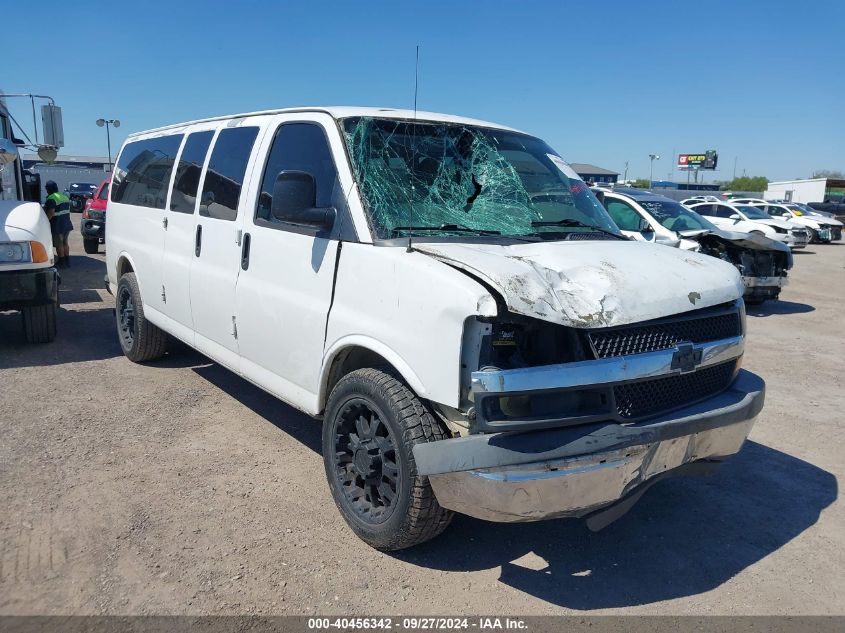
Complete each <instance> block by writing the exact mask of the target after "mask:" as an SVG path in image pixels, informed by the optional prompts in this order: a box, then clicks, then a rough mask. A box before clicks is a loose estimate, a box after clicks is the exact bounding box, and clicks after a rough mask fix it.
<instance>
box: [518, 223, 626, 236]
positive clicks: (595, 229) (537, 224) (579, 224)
mask: <svg viewBox="0 0 845 633" xmlns="http://www.w3.org/2000/svg"><path fill="white" fill-rule="evenodd" d="M531 226H533V227H540V226H572V227H579V228H585V229H592V230H594V231H598V232H599V233H604V234H605V235H612V236H613V237H617V238H619V239H622V240H624V239H627V238H626V237H624V236H622V235H619V234H618V233H614V232H613V231H608V230H607V229H603V228H601V227H600V226H595V225H593V224H585V223H584V222H581V221H580V220H573V219H572V218H564V219H562V220H553V221H552V220H540V221H537V222H532V223H531Z"/></svg>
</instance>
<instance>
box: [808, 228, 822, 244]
mask: <svg viewBox="0 0 845 633" xmlns="http://www.w3.org/2000/svg"><path fill="white" fill-rule="evenodd" d="M807 232H808V233H809V234H810V239H809V240H807V244H815V243H816V242H818V241H819V238H818V233H816V232H815V230H813V229H811V228H810V227H807Z"/></svg>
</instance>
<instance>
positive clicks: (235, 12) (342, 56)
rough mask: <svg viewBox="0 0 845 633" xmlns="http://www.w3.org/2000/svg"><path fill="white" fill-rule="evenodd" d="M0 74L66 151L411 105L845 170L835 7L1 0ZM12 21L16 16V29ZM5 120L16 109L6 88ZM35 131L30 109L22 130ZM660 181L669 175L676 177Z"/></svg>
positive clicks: (562, 143)
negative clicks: (248, 122)
mask: <svg viewBox="0 0 845 633" xmlns="http://www.w3.org/2000/svg"><path fill="white" fill-rule="evenodd" d="M4 28H5V30H6V31H7V32H9V31H11V32H13V33H15V34H16V35H19V36H21V37H20V42H21V44H20V45H19V46H18V47H16V48H12V49H11V51H8V50H7V51H6V52H5V53H4V54H3V58H2V59H3V61H2V63H0V69H2V72H0V88H2V89H3V90H4V91H6V92H36V93H40V94H49V95H51V96H53V97H54V98H55V99H56V101H57V103H58V104H59V105H61V106H62V108H63V116H64V123H65V139H66V147H65V149H64V153H68V154H94V155H105V153H106V142H105V132H104V131H103V130H102V129H101V128H98V127H96V126H95V125H94V121H95V120H96V119H97V118H99V117H107V118H119V119H120V120H121V121H122V123H123V125H122V127H121V128H120V129H119V130H116V134H115V136H114V137H113V139H112V147H113V151H114V152H116V151H117V149H116V148H117V147H118V146H119V144H120V141H122V139H123V137H124V135H125V134H126V133H128V132H131V131H137V130H143V129H148V128H151V127H155V126H158V125H163V124H167V123H175V122H179V121H183V120H190V119H196V118H200V117H204V116H209V115H217V114H229V113H235V112H244V111H251V110H259V109H266V108H274V107H287V106H295V105H378V106H391V107H411V106H412V105H413V88H414V76H413V72H414V48H415V46H416V45H417V44H419V45H420V47H421V49H420V80H419V108H420V109H421V110H433V111H439V112H449V113H453V114H461V115H466V116H472V117H476V118H481V119H486V120H491V121H496V122H499V123H504V124H507V125H510V126H513V127H516V128H519V129H522V130H525V131H528V132H531V133H533V134H536V135H538V136H541V137H542V138H544V139H545V140H547V141H548V142H549V143H550V144H551V145H552V147H554V148H555V149H557V150H558V151H559V152H560V153H561V155H562V156H563V157H564V158H566V159H567V160H569V161H574V162H589V163H594V164H597V165H601V166H603V167H607V168H609V169H613V170H616V171H619V172H622V171H623V170H624V168H625V161H628V162H629V169H628V175H629V177H646V178H647V177H648V171H649V159H648V154H650V153H657V154H660V155H661V159H660V161H658V162H656V163H655V179H657V178H658V177H660V178H663V177H666V176H667V175H669V172H670V170H671V168H672V165H673V162H674V161H673V160H671V159H670V157H671V156H672V155H673V150H674V153H675V154H677V153H679V152H698V151H703V150H707V149H716V150H718V151H719V157H720V171H718V172H715V173H711V174H709V175H708V179H712V178H716V179H726V178H727V179H729V178H730V177H731V176H732V175H733V169H734V158H735V157H737V173H738V175H742V173H743V171H745V172H746V173H747V174H748V175H764V176H767V177H768V178H769V179H770V180H777V179H786V178H794V177H807V176H809V175H810V173H811V172H812V171H813V170H814V169H838V170H843V171H845V2H843V1H842V0H829V1H827V2H817V1H814V0H805V1H802V2H794V1H791V2H781V1H779V0H775V1H766V2H764V1H757V2H735V1H733V2H723V1H721V0H718V1H704V2H677V1H675V2H649V3H645V2H635V1H630V0H629V1H628V2H616V1H615V0H607V1H605V2H551V1H548V2H497V1H493V0H491V1H486V2H460V1H458V0H453V1H452V2H440V1H435V0H426V1H425V2H422V1H418V2H399V1H394V2H371V3H366V2H363V1H360V0H359V1H358V2H323V1H321V0H310V1H309V2H304V3H303V2H297V3H283V2H272V3H271V2H269V1H266V2H250V1H245V2H231V1H229V2H216V1H215V0H206V1H204V2H199V1H195V0H178V1H177V0H171V1H170V2H159V1H158V0H145V1H144V2H138V1H133V2H84V1H81V2H73V3H70V2H66V1H54V0H40V1H39V2H37V3H34V4H33V3H27V2H14V3H11V4H10V6H6V7H4ZM28 29H32V31H29V30H28ZM10 106H11V107H12V112H13V113H15V115H16V118H18V120H20V121H22V122H23V121H31V114H29V104H28V103H22V102H18V103H13V102H10ZM28 125H29V126H31V123H29V124H28ZM674 175H675V177H676V178H682V177H683V176H681V175H680V174H679V173H678V172H675V174H674Z"/></svg>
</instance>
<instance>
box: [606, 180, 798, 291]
mask: <svg viewBox="0 0 845 633" xmlns="http://www.w3.org/2000/svg"><path fill="white" fill-rule="evenodd" d="M596 194H597V196H598V197H599V199H600V200H601V201H602V203H603V204H604V206H605V208H606V209H607V210H608V213H609V214H610V216H611V217H612V218H613V221H614V222H615V223H616V225H617V226H618V227H619V228H620V230H621V231H622V232H623V233H624V234H625V235H627V236H629V237H630V238H632V239H634V240H637V241H643V242H655V243H661V240H658V239H656V237H655V236H656V235H658V234H660V235H662V236H664V239H663V240H662V243H664V244H668V245H670V246H678V247H679V248H681V249H682V250H689V251H698V252H700V253H704V254H706V255H712V256H713V257H718V258H719V259H721V260H723V261H726V262H729V263H731V264H733V265H734V266H736V268H737V270H739V272H740V274H741V275H742V283H743V285H744V286H745V294H744V297H745V301H746V302H748V303H762V302H763V301H765V300H767V299H777V298H778V297H779V296H780V291H781V288H783V287H784V286H785V285H786V284H787V271H788V270H789V269H790V268H792V252H791V251H790V248H789V247H788V246H787V245H785V244H784V243H783V242H779V241H775V240H772V239H769V238H767V237H765V236H764V235H762V234H760V233H758V232H752V233H739V232H734V231H723V230H721V229H719V228H718V227H717V226H716V225H714V224H713V223H712V222H710V221H709V220H707V219H706V218H704V217H703V216H701V215H699V214H698V213H696V212H695V211H693V210H691V209H689V208H688V207H685V206H684V205H682V204H681V203H680V202H676V201H675V200H672V199H671V198H667V197H665V196H661V195H659V194H655V193H652V192H650V191H645V190H643V189H633V188H628V187H620V188H615V189H613V190H612V191H607V190H596Z"/></svg>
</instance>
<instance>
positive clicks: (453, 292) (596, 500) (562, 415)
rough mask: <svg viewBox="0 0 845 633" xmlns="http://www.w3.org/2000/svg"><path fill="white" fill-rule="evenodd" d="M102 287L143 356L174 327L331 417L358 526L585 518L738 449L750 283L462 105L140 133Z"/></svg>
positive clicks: (758, 385) (595, 523)
mask: <svg viewBox="0 0 845 633" xmlns="http://www.w3.org/2000/svg"><path fill="white" fill-rule="evenodd" d="M108 205H109V207H108V208H109V231H108V233H107V236H106V241H107V248H106V260H107V269H108V275H107V283H108V287H109V289H110V290H111V292H112V293H113V294H114V295H115V299H116V317H117V327H118V336H119V340H120V344H121V346H122V348H123V350H124V353H125V354H126V356H127V357H128V358H129V359H131V360H133V361H137V362H141V361H145V360H150V359H153V358H156V357H159V356H161V355H163V354H165V353H166V352H167V342H168V338H169V337H175V338H177V339H181V340H182V341H184V342H185V343H187V344H188V345H191V346H193V347H195V348H196V349H198V350H200V351H201V352H203V353H204V354H206V355H208V356H209V357H210V358H212V359H214V360H215V361H217V362H219V363H220V364H222V365H224V366H225V367H228V368H229V369H231V370H232V371H234V372H236V373H238V374H240V375H241V376H243V377H244V378H245V379H247V380H249V381H251V382H253V383H255V384H256V385H259V386H260V387H262V388H263V389H265V390H267V391H268V392H270V393H272V394H274V395H276V396H277V397H278V398H280V399H281V400H283V401H285V402H287V403H289V404H291V405H292V406H294V407H296V408H298V409H301V410H302V411H305V412H307V413H308V414H310V415H312V416H314V417H316V418H318V419H320V420H321V421H322V425H323V458H324V462H325V471H326V476H327V479H328V483H329V488H330V490H331V493H332V495H333V497H334V500H335V502H336V503H337V506H338V508H339V510H340V512H341V514H342V515H343V517H344V518H345V520H346V521H347V522H348V524H349V525H350V526H351V528H352V529H353V530H354V531H355V533H357V534H358V535H359V536H360V537H361V538H362V539H363V540H365V541H366V542H367V543H369V544H371V545H372V546H374V547H376V548H379V549H385V550H393V549H400V548H404V547H409V546H412V545H415V544H417V543H419V542H422V541H424V540H426V539H429V538H432V537H434V536H436V535H437V534H439V533H440V532H441V531H442V530H443V529H445V527H446V526H447V525H448V523H449V521H450V518H451V516H452V511H457V512H462V513H466V514H469V515H472V516H475V517H480V518H483V519H489V520H493V521H533V520H538V519H544V518H548V517H564V516H566V517H587V518H588V523H589V525H591V526H592V527H593V528H599V527H601V526H602V525H604V524H606V523H608V522H609V521H611V520H613V519H615V518H616V517H618V516H619V515H621V514H622V513H623V512H624V511H625V510H626V509H627V508H628V507H630V505H631V504H633V503H634V501H636V499H637V498H638V497H639V496H640V495H641V494H642V493H643V491H644V490H645V489H646V488H647V487H648V486H649V485H651V484H652V483H654V482H655V481H658V480H659V479H661V478H663V477H665V476H668V475H673V474H681V473H696V472H703V471H708V470H711V469H712V468H713V467H714V466H716V465H717V464H718V463H719V462H720V461H722V460H724V459H725V458H727V457H728V456H730V455H732V454H734V453H736V452H737V451H739V450H740V448H741V446H742V444H743V442H744V441H745V439H746V437H747V435H748V433H749V431H750V429H751V427H752V425H753V424H754V421H755V419H756V418H757V415H758V413H759V412H760V410H761V408H762V406H763V400H764V383H763V381H762V380H761V379H760V378H759V377H757V376H755V375H753V374H752V373H750V372H748V371H745V370H743V369H741V364H742V355H743V350H744V345H745V310H744V304H743V301H742V294H743V284H742V281H741V279H740V275H739V273H738V271H737V269H736V268H735V267H734V266H732V265H731V264H730V263H727V262H724V261H721V260H719V259H718V258H714V257H710V256H707V255H702V254H699V253H695V252H686V251H681V250H679V249H671V248H661V247H656V246H654V245H652V244H644V243H638V242H635V241H631V240H629V239H627V238H626V237H624V236H623V235H621V234H620V233H619V231H618V229H617V227H616V226H615V225H614V223H613V222H612V221H611V219H610V217H609V216H608V215H607V212H606V211H605V210H604V208H603V207H602V205H601V204H600V203H599V202H598V200H597V199H596V197H595V196H594V195H593V193H592V192H591V191H590V189H589V188H588V187H587V186H586V185H585V183H584V182H582V180H581V179H580V178H579V177H578V175H577V174H576V173H575V172H574V171H573V170H572V169H571V168H570V167H569V165H568V164H567V163H566V162H564V161H563V159H562V158H561V157H560V156H559V155H558V154H557V152H555V151H554V150H553V149H552V148H550V147H549V146H548V145H547V144H546V143H544V142H543V141H541V140H540V139H538V138H535V137H532V136H530V135H528V134H525V133H522V132H519V131H517V130H513V129H510V128H506V127H503V126H500V125H495V124H491V123H486V122H482V121H476V120H472V119H465V118H461V117H455V116H449V115H442V114H433V113H423V112H419V113H418V112H410V111H401V110H390V109H375V108H300V109H288V110H273V111H266V112H257V113H250V114H242V115H237V116H227V117H219V118H211V119H204V120H200V121H194V122H191V123H183V124H178V125H172V126H168V127H164V128H159V129H156V130H151V131H148V132H143V133H137V134H133V135H130V136H129V138H128V139H127V140H126V142H125V144H124V146H123V148H122V150H121V152H120V155H119V158H118V161H117V166H116V168H115V170H114V176H113V181H112V185H111V189H110V199H109V203H108Z"/></svg>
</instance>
